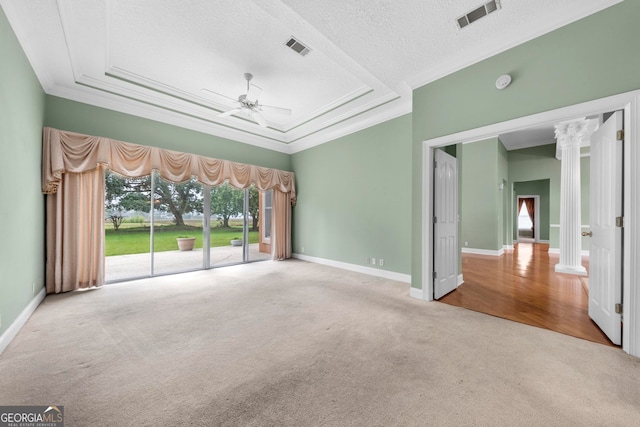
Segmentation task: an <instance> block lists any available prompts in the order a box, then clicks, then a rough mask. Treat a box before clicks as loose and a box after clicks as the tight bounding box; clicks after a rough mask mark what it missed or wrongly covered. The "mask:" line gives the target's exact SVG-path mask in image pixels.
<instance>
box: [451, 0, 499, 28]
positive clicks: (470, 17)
mask: <svg viewBox="0 0 640 427" xmlns="http://www.w3.org/2000/svg"><path fill="white" fill-rule="evenodd" d="M500 7H501V6H500V1H499V0H491V1H490V2H487V3H485V4H483V5H482V6H480V7H478V8H476V9H473V10H472V11H471V12H468V13H467V14H466V15H463V16H461V17H459V18H458V19H456V23H457V24H458V27H459V28H460V29H462V28H464V27H466V26H467V25H469V24H472V23H474V22H476V21H477V20H478V19H480V18H482V17H484V16H487V15H488V14H490V13H492V12H495V11H496V10H498V9H500Z"/></svg>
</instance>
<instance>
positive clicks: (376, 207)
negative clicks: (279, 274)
mask: <svg viewBox="0 0 640 427" xmlns="http://www.w3.org/2000/svg"><path fill="white" fill-rule="evenodd" d="M410 132H411V116H410V115H405V116H402V117H399V118H396V119H393V120H390V121H388V122H385V123H382V124H379V125H376V126H373V127H371V128H368V129H365V130H362V131H360V132H356V133H354V134H351V135H348V136H345V137H342V138H339V139H336V140H334V141H331V142H329V143H326V144H323V145H320V146H317V147H314V148H311V149H308V150H305V151H302V152H299V153H296V154H294V155H293V156H292V157H293V159H292V162H293V170H294V172H295V173H296V185H297V190H298V202H297V204H296V206H295V208H294V209H293V216H294V221H293V251H294V252H295V253H299V254H304V255H308V256H313V257H318V258H324V259H329V260H335V261H340V262H345V263H350V264H356V265H365V266H366V265H367V258H370V257H375V258H377V259H378V258H383V259H384V266H383V267H380V266H377V267H375V268H379V269H384V270H389V271H393V272H398V273H403V274H409V272H410V270H411V266H410V254H411V249H410V242H411V170H410V169H409V167H408V165H409V164H410V163H411V133H410ZM303 248H304V251H303Z"/></svg>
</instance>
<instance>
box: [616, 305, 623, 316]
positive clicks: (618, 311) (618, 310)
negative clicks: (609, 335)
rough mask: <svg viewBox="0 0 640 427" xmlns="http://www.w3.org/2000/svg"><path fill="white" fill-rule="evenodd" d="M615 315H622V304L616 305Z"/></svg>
mask: <svg viewBox="0 0 640 427" xmlns="http://www.w3.org/2000/svg"><path fill="white" fill-rule="evenodd" d="M616 314H622V304H616Z"/></svg>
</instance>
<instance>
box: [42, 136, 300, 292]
mask: <svg viewBox="0 0 640 427" xmlns="http://www.w3.org/2000/svg"><path fill="white" fill-rule="evenodd" d="M42 140H43V141H42V191H43V193H45V194H47V272H46V275H47V277H46V284H47V293H59V292H66V291H71V290H75V289H81V288H87V287H91V286H100V285H102V284H104V191H105V190H104V174H105V169H106V168H107V167H108V168H109V169H110V170H112V171H114V172H116V173H118V174H120V175H123V176H125V177H129V178H137V177H141V176H146V175H149V174H151V172H152V171H154V170H155V171H157V172H158V173H159V174H160V176H162V177H163V178H164V179H166V180H169V181H173V182H178V183H180V182H185V181H187V180H189V179H191V177H195V178H196V179H197V180H198V181H199V182H200V183H202V184H206V185H210V186H218V185H221V184H223V183H224V182H225V181H228V182H229V184H230V185H232V186H233V187H235V188H238V189H245V188H248V187H250V186H251V184H254V186H255V187H256V188H257V189H258V190H260V191H266V190H271V189H273V190H274V204H273V209H274V221H272V224H273V225H272V226H273V230H272V235H275V236H277V237H276V239H275V242H274V244H273V245H272V258H273V259H285V258H290V257H291V206H292V205H294V204H295V201H296V192H295V183H294V181H295V176H294V174H293V172H287V171H282V170H278V169H271V168H264V167H259V166H254V165H247V164H243V163H236V162H232V161H228V160H219V159H214V158H209V157H204V156H198V155H196V154H189V153H181V152H177V151H171V150H166V149H162V148H158V147H150V146H143V145H138V144H132V143H128V142H122V141H117V140H114V139H109V138H103V137H97V136H89V135H83V134H79V133H74V132H66V131H61V130H58V129H53V128H44V129H43V138H42Z"/></svg>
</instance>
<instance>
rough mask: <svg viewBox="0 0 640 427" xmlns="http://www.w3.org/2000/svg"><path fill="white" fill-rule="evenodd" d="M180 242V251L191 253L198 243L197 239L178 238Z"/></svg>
mask: <svg viewBox="0 0 640 427" xmlns="http://www.w3.org/2000/svg"><path fill="white" fill-rule="evenodd" d="M176 240H177V241H178V249H180V250H181V251H190V250H192V249H193V246H194V245H195V243H196V238H195V237H176Z"/></svg>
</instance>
